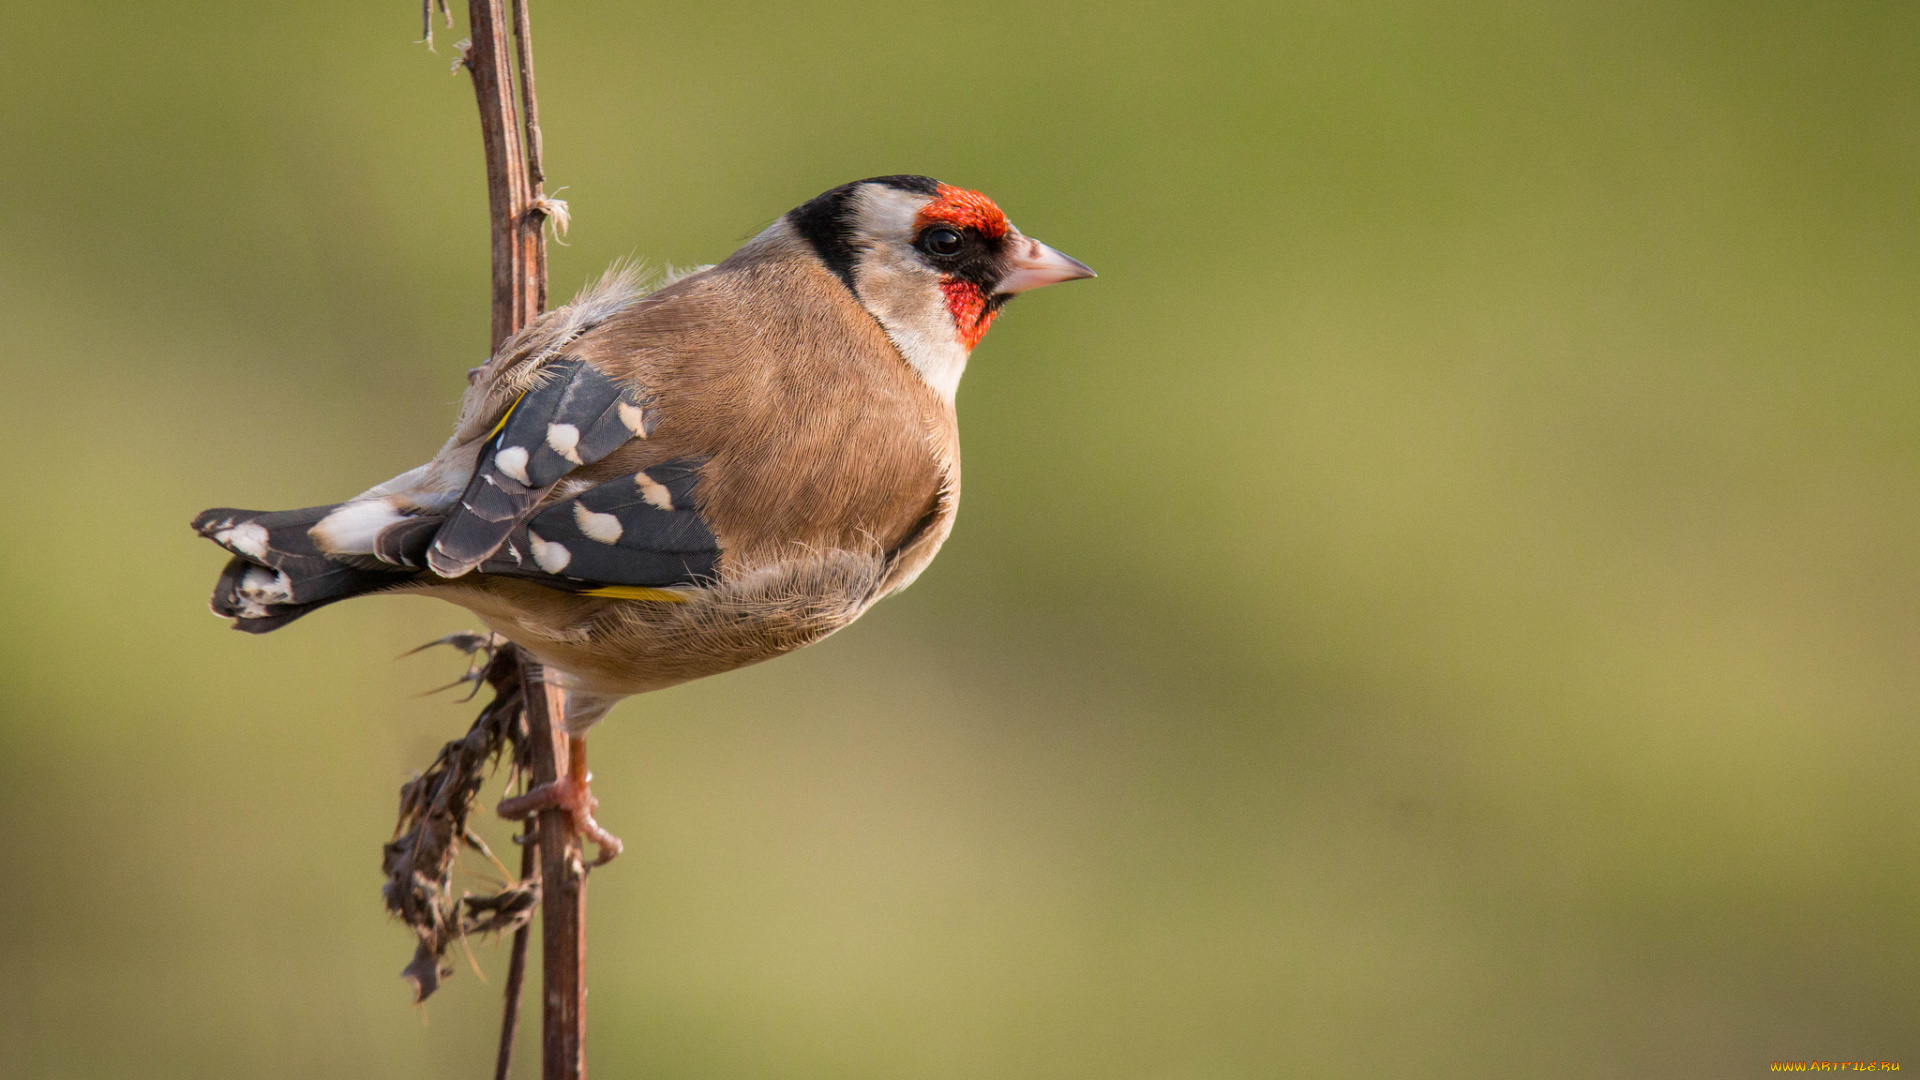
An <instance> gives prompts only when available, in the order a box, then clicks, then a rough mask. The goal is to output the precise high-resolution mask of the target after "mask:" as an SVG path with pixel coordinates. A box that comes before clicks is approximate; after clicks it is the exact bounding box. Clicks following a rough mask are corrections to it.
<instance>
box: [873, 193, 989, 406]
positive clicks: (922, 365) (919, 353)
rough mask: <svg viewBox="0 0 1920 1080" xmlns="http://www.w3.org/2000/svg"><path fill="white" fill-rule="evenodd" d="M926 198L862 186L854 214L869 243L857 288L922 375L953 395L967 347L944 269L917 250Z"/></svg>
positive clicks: (944, 394)
mask: <svg viewBox="0 0 1920 1080" xmlns="http://www.w3.org/2000/svg"><path fill="white" fill-rule="evenodd" d="M926 204H927V198H926V196H924V195H914V194H912V193H910V192H905V191H899V190H896V189H894V188H889V187H868V188H866V189H865V190H863V191H861V193H860V195H859V197H858V201H857V202H856V203H855V218H856V221H857V223H858V226H859V229H860V233H861V235H862V236H864V237H866V238H867V245H866V248H865V250H863V251H862V252H861V253H860V256H859V258H858V259H857V260H856V261H855V262H854V266H853V286H854V294H855V295H856V296H858V297H859V298H860V303H861V305H862V306H864V307H865V308H866V309H867V310H868V311H870V312H872V313H873V317H874V318H875V319H877V320H879V322H880V327H881V329H883V330H885V331H886V332H887V337H888V338H889V339H891V340H892V341H893V344H894V347H895V348H897V349H899V350H900V355H901V356H904V357H906V360H907V363H909V364H911V365H913V369H914V370H915V371H917V372H919V374H920V378H921V380H922V381H924V382H925V383H926V384H927V385H928V386H931V387H933V388H934V389H935V390H936V391H938V392H939V393H940V395H941V396H942V397H944V398H946V399H947V400H949V401H951V400H953V396H954V394H955V393H956V392H957V391H958V390H959V389H960V375H961V373H962V372H964V371H965V370H966V368H967V347H966V345H965V344H963V343H962V342H961V340H960V328H959V327H958V326H956V325H955V324H954V321H953V312H951V311H950V310H948V308H947V298H946V294H945V293H943V292H941V291H940V275H939V274H938V273H936V272H935V271H934V270H933V268H932V267H930V266H928V265H927V264H926V263H924V262H922V261H920V257H919V256H918V255H916V254H915V253H914V250H913V223H914V219H915V217H916V216H917V215H918V214H919V213H920V210H921V209H922V208H923V207H925V206H926Z"/></svg>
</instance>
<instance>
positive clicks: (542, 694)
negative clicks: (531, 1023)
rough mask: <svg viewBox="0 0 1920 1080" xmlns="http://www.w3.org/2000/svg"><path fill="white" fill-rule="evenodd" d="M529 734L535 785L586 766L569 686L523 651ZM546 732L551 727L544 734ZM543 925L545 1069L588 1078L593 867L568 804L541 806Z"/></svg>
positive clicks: (550, 1075) (553, 1078) (557, 1077)
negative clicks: (570, 733) (568, 717)
mask: <svg viewBox="0 0 1920 1080" xmlns="http://www.w3.org/2000/svg"><path fill="white" fill-rule="evenodd" d="M521 662H522V664H523V667H522V669H521V670H522V672H523V673H524V676H523V677H525V678H526V679H527V680H528V682H527V684H526V685H527V689H526V703H527V729H528V733H529V734H528V738H529V740H530V741H531V743H532V744H533V775H532V777H531V778H530V781H531V783H533V784H534V785H536V786H537V785H540V784H549V783H558V782H560V781H563V780H566V779H567V777H568V773H569V771H570V770H571V769H572V768H576V767H578V765H576V763H575V761H574V755H573V753H572V752H571V751H572V746H571V745H570V744H569V740H568V739H567V730H566V725H565V723H564V717H565V709H566V707H567V695H566V691H565V690H563V689H561V688H560V687H559V686H558V685H555V684H554V683H552V682H551V681H549V680H548V679H547V677H546V672H545V670H544V669H542V668H541V667H540V665H539V664H537V663H535V662H534V661H532V660H530V659H524V658H523V659H522V661H521ZM542 733H544V735H543V734H542ZM538 820H539V822H540V884H541V900H540V930H541V938H540V942H541V950H542V956H541V960H542V962H543V964H544V969H543V971H542V973H541V975H542V983H543V987H544V991H545V992H544V993H543V994H542V1002H541V1004H542V1010H541V1014H542V1022H541V1030H540V1047H541V1076H542V1077H544V1078H545V1080H561V1078H563V1077H564V1078H566V1080H581V1078H584V1077H585V1076H586V1075H587V1015H586V1005H587V993H586V966H587V868H586V865H585V863H584V861H583V860H582V858H581V850H580V842H579V838H578V837H577V836H576V835H575V834H574V831H573V815H571V814H569V813H568V812H567V811H566V810H565V809H564V808H558V807H556V808H553V809H549V810H542V811H540V815H539V819H538Z"/></svg>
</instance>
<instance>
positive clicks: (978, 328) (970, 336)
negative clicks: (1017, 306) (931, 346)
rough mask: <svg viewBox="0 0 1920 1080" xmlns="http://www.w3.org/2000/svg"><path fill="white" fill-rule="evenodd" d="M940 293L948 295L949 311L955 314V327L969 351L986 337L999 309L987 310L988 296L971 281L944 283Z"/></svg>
mask: <svg viewBox="0 0 1920 1080" xmlns="http://www.w3.org/2000/svg"><path fill="white" fill-rule="evenodd" d="M940 291H941V292H943V293H945V294H946V295H947V310H948V311H950V312H952V313H953V325H954V326H955V327H956V328H958V329H959V331H960V343H961V344H962V345H965V346H966V347H967V348H968V350H969V351H971V350H972V348H973V347H974V346H975V345H978V344H980V339H981V338H982V337H985V336H986V333H987V327H989V326H992V325H993V317H994V316H995V315H998V314H1000V311H999V309H997V308H996V309H995V310H993V311H988V310H987V294H986V293H984V292H982V291H981V289H980V286H978V285H975V284H974V283H973V282H971V281H943V282H941V283H940Z"/></svg>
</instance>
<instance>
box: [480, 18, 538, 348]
mask: <svg viewBox="0 0 1920 1080" xmlns="http://www.w3.org/2000/svg"><path fill="white" fill-rule="evenodd" d="M467 17H468V22H469V27H470V29H471V30H472V31H473V37H472V41H471V44H469V45H468V47H467V55H466V65H467V70H468V71H469V72H471V73H472V75H473V95H474V98H475V100H476V101H477V102H478V104H479V106H480V144H481V148H482V149H483V150H484V151H485V153H486V157H487V211H488V217H489V218H490V220H491V221H492V224H493V347H494V348H495V349H498V348H499V347H500V346H501V344H502V343H503V342H505V341H506V340H507V339H508V338H509V337H512V336H513V334H514V333H515V332H516V331H518V330H519V329H520V328H521V327H523V326H525V325H527V324H528V323H529V322H532V321H533V318H534V316H536V315H538V314H540V310H541V309H540V304H541V301H542V298H543V297H544V296H545V294H546V288H545V283H544V280H542V279H544V277H545V268H546V254H545V248H546V244H545V238H544V236H543V235H542V231H541V227H540V226H541V222H542V221H543V220H544V218H543V217H542V216H541V215H540V214H537V213H535V212H534V203H533V185H532V183H531V182H530V181H529V179H528V175H527V160H526V155H525V154H524V153H523V152H522V150H521V145H520V125H519V123H518V120H519V117H518V111H517V110H516V109H515V108H514V100H513V57H512V55H511V54H510V52H509V51H508V44H507V38H506V30H507V22H506V19H505V12H504V2H503V0H470V2H469V3H468V5H467Z"/></svg>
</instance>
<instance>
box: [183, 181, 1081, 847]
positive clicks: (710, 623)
mask: <svg viewBox="0 0 1920 1080" xmlns="http://www.w3.org/2000/svg"><path fill="white" fill-rule="evenodd" d="M1093 276H1094V274H1093V271H1092V270H1090V269H1088V268H1087V267H1086V266H1085V265H1084V264H1082V263H1080V262H1079V261H1077V260H1075V259H1071V258H1068V257H1067V256H1065V255H1063V254H1061V253H1059V252H1057V251H1055V250H1053V249H1052V248H1049V247H1047V246H1046V245H1045V244H1042V243H1040V242H1039V241H1037V240H1033V239H1031V238H1029V237H1027V236H1025V235H1023V234H1022V233H1021V232H1020V231H1019V230H1018V229H1015V228H1014V227H1013V225H1012V224H1011V223H1009V222H1008V221H1007V218H1006V216H1005V215H1004V214H1003V213H1002V212H1001V211H1000V208H999V207H997V206H996V205H994V203H993V201H992V200H990V199H988V198H987V197H986V196H984V195H982V194H980V193H978V192H975V191H967V190H963V189H960V188H956V187H951V186H949V185H947V184H942V183H939V182H937V181H935V180H932V179H929V178H927V177H924V176H882V177H875V178H872V179H867V180H859V181H855V182H853V183H850V184H844V185H842V186H840V187H837V188H834V189H833V190H831V191H828V192H826V193H824V194H822V195H820V196H818V197H817V198H814V199H812V200H809V201H808V202H806V203H804V204H803V205H801V206H799V207H797V208H796V209H794V210H792V211H790V212H788V213H787V214H785V215H784V216H782V217H781V218H780V219H779V220H778V221H776V222H775V223H774V224H773V225H772V226H770V227H769V228H767V229H766V230H765V231H764V232H762V233H760V234H759V235H758V236H756V237H754V238H753V239H752V240H750V241H748V242H747V244H746V245H745V246H743V247H741V248H740V249H739V250H738V251H736V252H734V253H733V254H732V255H731V256H729V257H728V258H727V259H726V260H725V261H724V262H722V263H720V264H719V265H717V266H714V267H711V268H708V269H705V270H701V271H699V272H696V273H692V274H690V275H687V276H685V277H681V278H679V279H678V280H674V281H671V282H670V283H667V284H665V285H663V286H662V287H659V288H657V289H655V290H654V291H651V292H644V291H643V290H642V289H641V288H640V287H639V286H638V283H637V280H636V278H635V276H634V275H633V274H631V273H626V272H618V271H615V272H610V273H609V274H608V275H607V276H606V277H604V278H603V279H602V280H601V281H600V282H599V283H598V284H597V285H595V286H593V287H591V288H589V289H587V290H586V291H584V292H583V293H581V294H580V295H579V296H578V297H576V298H575V299H574V301H573V302H572V303H570V304H568V305H567V306H565V307H563V308H559V309H557V310H554V311H551V312H548V313H547V314H545V315H543V316H541V317H540V318H538V319H537V320H535V321H534V322H533V323H532V324H530V325H529V326H527V327H526V328H525V329H524V330H522V331H521V332H520V333H519V334H517V335H515V336H514V337H513V338H511V339H510V340H508V341H507V342H506V343H505V344H504V345H502V346H501V348H500V349H499V351H498V352H497V353H496V354H495V355H494V356H493V357H492V358H491V359H490V360H488V361H487V363H486V364H484V365H483V366H481V367H479V368H476V369H475V370H474V371H473V372H472V373H471V375H470V376H469V386H468V389H467V392H466V395H465V398H464V400H463V402H462V404H461V409H460V417H459V420H458V422H457V423H456V425H455V427H454V431H453V435H452V437H451V438H449V439H448V440H447V443H446V445H445V446H443V447H442V448H441V450H440V452H439V453H438V454H437V455H435V456H434V458H433V459H432V460H431V461H429V462H427V463H426V464H424V465H421V466H419V467H418V468H415V469H411V470H409V471H407V472H405V473H402V474H401V475H399V476H396V477H394V478H393V479H391V480H388V481H387V482H386V483H384V484H380V485H378V486H376V487H374V488H371V489H369V490H368V491H366V492H364V493H362V494H360V495H358V496H355V497H354V498H352V499H349V500H348V501H346V502H343V503H334V504H331V505H327V506H315V507H309V508H307V509H303V510H285V511H279V512H276V513H260V512H256V511H250V510H231V509H218V510H208V511H206V512H205V513H203V514H201V515H200V516H199V517H198V518H196V519H195V520H194V522H193V528H194V529H195V530H196V531H197V532H199V533H200V535H202V536H205V537H207V538H208V539H210V540H212V541H213V542H214V543H216V544H218V545H220V546H221V547H223V548H225V549H226V550H227V551H228V552H229V553H231V555H232V558H231V559H230V560H229V561H228V563H227V566H226V569H225V571H224V572H223V573H222V574H221V575H220V580H219V582H218V584H217V585H216V586H215V588H214V593H213V601H212V608H213V610H214V612H215V613H216V614H219V615H222V616H226V617H229V618H231V619H233V625H234V627H235V628H236V629H239V630H244V631H247V632H249V633H265V632H267V631H269V630H274V629H278V628H279V627H281V626H284V625H286V624H287V623H289V622H292V621H293V620H294V619H297V618H299V617H300V616H302V615H304V614H306V613H307V612H309V611H312V610H314V609H315V608H318V607H322V606H324V605H327V604H331V603H333V602H335V601H337V600H344V599H347V598H348V597H352V596H361V595H365V594H369V593H416V594H426V595H429V596H437V597H440V598H442V599H444V600H448V601H451V602H452V603H455V604H458V605H460V606H461V607H464V608H466V609H468V610H469V611H472V612H473V613H474V614H475V615H477V616H478V617H479V618H480V619H481V620H483V621H484V622H485V623H486V624H487V625H488V626H490V627H491V628H493V629H494V630H495V631H497V632H498V633H500V634H501V635H504V636H505V637H506V638H507V639H508V640H511V641H512V642H514V643H515V644H517V645H519V646H521V647H522V648H524V649H526V650H527V651H528V652H530V653H532V654H533V655H534V656H535V657H537V658H538V659H539V660H540V661H541V662H542V663H543V664H545V665H546V666H547V668H548V669H549V670H550V671H551V672H554V673H557V677H558V678H559V679H560V680H561V681H562V683H563V685H565V686H566V687H567V688H568V690H569V697H568V702H569V704H568V712H567V716H566V724H567V729H568V732H569V734H570V735H572V736H575V737H576V738H577V737H580V736H583V735H584V734H585V732H586V730H587V729H588V728H589V727H590V726H591V725H592V724H594V723H595V722H596V721H598V720H599V719H600V718H601V717H602V716H604V715H605V714H606V712H607V710H608V709H609V708H610V707H611V706H612V705H613V704H614V703H615V702H617V701H619V700H620V699H621V698H624V697H627V696H628V695H631V694H638V693H644V692H646V691H649V690H657V689H660V688H662V687H667V686H672V685H675V684H677V683H682V682H686V681H688V680H690V679H697V678H701V677H704V676H708V675H716V674H719V673H721V672H724V671H731V670H732V669H734V668H737V667H741V666H743V665H746V664H751V663H755V662H757V661H761V660H766V659H769V658H771V657H774V656H778V655H780V654H782V653H786V652H790V651H792V650H794V649H797V648H799V647H801V646H803V645H806V644H809V643H811V642H814V641H818V640H820V639H821V638H823V637H825V636H826V635H828V634H831V633H833V632H834V631H835V630H838V629H840V628H841V627H843V626H846V625H847V624H848V623H850V622H852V621H853V620H854V619H856V618H858V617H859V616H860V614H861V613H862V612H864V611H865V610H866V609H867V608H868V607H870V606H871V605H872V604H873V603H874V602H876V601H878V600H879V599H880V598H881V597H884V596H886V595H888V594H890V593H893V592H897V591H898V590H900V589H902V588H905V587H906V586H907V585H908V584H909V583H911V582H912V581H913V579H914V578H915V577H916V576H917V575H918V574H919V573H920V572H921V570H923V569H925V567H926V565H927V563H928V562H929V561H930V560H931V559H932V558H933V556H934V554H935V552H937V551H938V550H939V549H940V545H941V543H942V542H943V541H944V540H945V539H946V537H947V534H948V532H949V531H950V530H951V529H952V527H953V520H954V514H955V511H956V510H957V508H958V506H959V499H960V446H959V431H958V427H957V423H956V419H955V415H954V393H955V391H956V389H957V388H958V386H959V382H960V375H961V372H962V371H963V370H964V369H965V367H966V363H967V357H968V354H969V353H970V352H971V351H972V349H973V347H974V346H975V345H976V344H977V343H978V342H979V341H980V338H981V335H983V334H985V333H986V330H987V327H988V326H989V325H990V324H991V323H992V322H993V320H994V318H995V317H996V316H997V315H998V314H999V313H1000V310H1001V308H1002V307H1003V306H1004V305H1005V304H1006V302H1007V301H1008V300H1009V299H1010V298H1012V297H1013V296H1015V295H1017V294H1019V293H1022V292H1025V291H1027V290H1029V289H1034V288H1038V287H1040V286H1042V285H1050V284H1053V283H1055V282H1062V281H1070V280H1073V279H1075V278H1089V277H1093ZM582 749H583V748H582V747H581V746H580V744H579V743H577V742H576V744H575V750H576V753H579V752H580V751H581V750H582ZM571 775H572V776H573V777H575V778H576V783H575V784H573V785H572V786H570V787H568V788H566V789H564V790H553V791H545V792H541V793H539V795H538V796H537V797H536V798H535V799H533V800H531V802H532V803H538V804H540V805H562V806H565V807H567V808H568V809H569V810H570V811H571V812H572V813H573V814H574V817H575V820H576V821H577V822H578V823H579V825H580V826H581V827H582V829H583V830H584V831H586V832H587V833H588V834H589V835H591V836H593V837H594V838H595V839H597V840H598V841H599V842H600V843H601V845H602V858H603V859H604V858H607V857H610V853H609V846H610V845H611V850H612V851H617V850H618V841H617V840H614V838H612V837H611V836H609V835H607V834H605V833H604V832H603V831H602V830H599V828H598V826H597V825H594V823H593V822H592V814H591V810H592V800H591V796H590V795H589V794H588V793H587V791H586V788H585V779H586V777H585V775H584V771H583V770H579V769H576V770H574V772H573V773H572V774H571ZM531 808H532V807H531V806H530V805H522V806H521V807H520V809H521V810H523V811H525V810H529V809H531Z"/></svg>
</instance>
